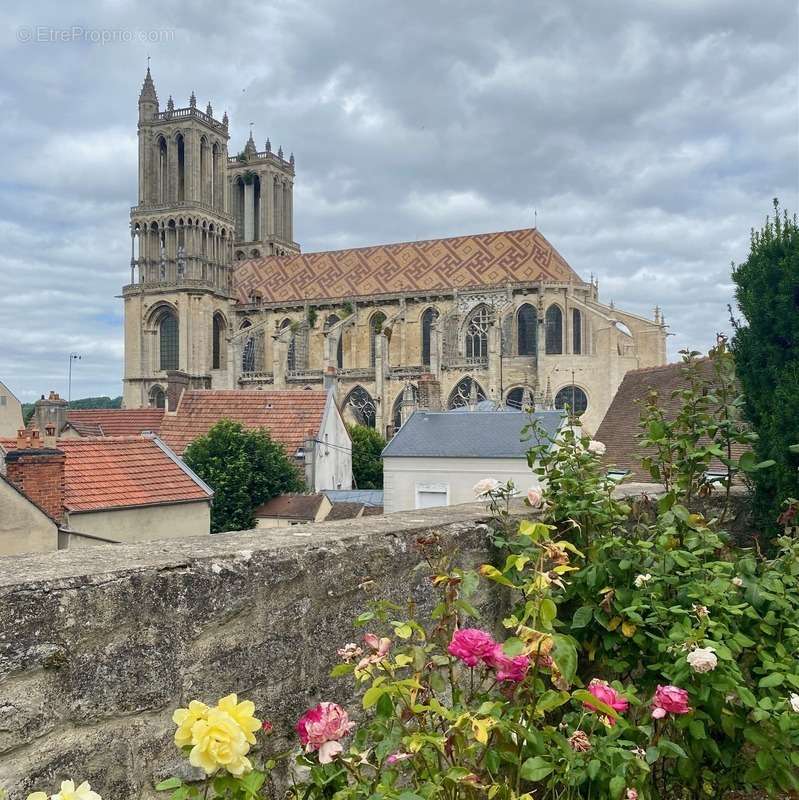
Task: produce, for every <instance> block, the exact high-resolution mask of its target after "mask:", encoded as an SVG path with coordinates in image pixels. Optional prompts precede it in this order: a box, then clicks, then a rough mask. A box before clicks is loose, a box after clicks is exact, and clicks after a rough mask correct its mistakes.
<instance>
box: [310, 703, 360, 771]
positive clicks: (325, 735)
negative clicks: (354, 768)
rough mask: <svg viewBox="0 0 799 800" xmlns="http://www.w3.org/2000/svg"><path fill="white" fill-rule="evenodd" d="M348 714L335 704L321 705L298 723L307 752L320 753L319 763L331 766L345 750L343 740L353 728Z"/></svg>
mask: <svg viewBox="0 0 799 800" xmlns="http://www.w3.org/2000/svg"><path fill="white" fill-rule="evenodd" d="M354 727H355V723H354V722H350V718H349V717H348V716H347V712H346V711H345V710H344V709H343V708H342V707H341V706H339V705H336V704H335V703H319V704H318V705H316V706H314V707H313V708H311V709H309V710H308V711H306V712H305V713H304V714H303V715H302V716H301V717H300V719H299V721H298V722H297V728H296V730H297V735H298V736H299V737H300V741H301V742H302V743H303V744H304V745H305V752H306V753H310V752H311V751H313V750H318V751H319V763H320V764H329V763H330V762H331V761H332V760H333V756H335V755H338V754H339V753H340V752H342V750H343V749H344V748H343V747H342V746H341V743H340V742H339V741H338V740H339V739H343V738H344V737H345V736H346V735H347V734H348V733H349V732H350V731H351V730H352V729H353V728H354Z"/></svg>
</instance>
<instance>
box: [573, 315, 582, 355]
mask: <svg viewBox="0 0 799 800" xmlns="http://www.w3.org/2000/svg"><path fill="white" fill-rule="evenodd" d="M572 352H573V353H575V354H576V355H578V356H579V355H581V354H582V352H583V315H582V314H581V313H580V309H578V308H573V309H572Z"/></svg>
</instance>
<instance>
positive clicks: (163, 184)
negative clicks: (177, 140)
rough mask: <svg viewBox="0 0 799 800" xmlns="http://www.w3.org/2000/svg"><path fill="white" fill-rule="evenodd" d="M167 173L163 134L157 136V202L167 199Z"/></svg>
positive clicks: (164, 201) (163, 201)
mask: <svg viewBox="0 0 799 800" xmlns="http://www.w3.org/2000/svg"><path fill="white" fill-rule="evenodd" d="M168 175H169V167H168V164H167V150H166V139H164V137H163V136H159V137H158V202H159V203H166V201H167V177H168Z"/></svg>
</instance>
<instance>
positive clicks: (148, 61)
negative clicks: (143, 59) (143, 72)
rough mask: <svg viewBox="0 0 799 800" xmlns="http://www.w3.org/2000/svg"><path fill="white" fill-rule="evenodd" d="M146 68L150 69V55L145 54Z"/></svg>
mask: <svg viewBox="0 0 799 800" xmlns="http://www.w3.org/2000/svg"><path fill="white" fill-rule="evenodd" d="M147 69H150V56H147Z"/></svg>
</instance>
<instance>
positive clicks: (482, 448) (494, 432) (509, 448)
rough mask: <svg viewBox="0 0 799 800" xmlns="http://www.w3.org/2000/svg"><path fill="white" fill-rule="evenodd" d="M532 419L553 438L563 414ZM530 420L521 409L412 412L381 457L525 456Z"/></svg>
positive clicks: (543, 413) (542, 413) (546, 413)
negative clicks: (457, 412)
mask: <svg viewBox="0 0 799 800" xmlns="http://www.w3.org/2000/svg"><path fill="white" fill-rule="evenodd" d="M534 416H535V418H536V419H538V420H539V422H540V423H541V424H542V425H543V427H544V429H545V431H546V432H547V433H548V434H549V436H551V437H554V435H555V433H556V432H557V430H558V429H559V428H560V426H561V424H562V422H563V420H564V419H565V416H564V414H563V412H561V411H538V412H536V413H535V414H534ZM529 421H530V416H529V415H528V414H525V413H522V412H521V411H504V412H497V411H473V412H471V413H468V414H467V413H464V414H450V413H449V412H447V411H415V412H414V413H413V414H412V415H411V417H410V419H409V420H408V421H407V422H406V423H405V424H404V425H403V426H402V427H401V428H400V429H399V431H397V433H396V434H395V435H394V438H393V439H392V440H391V441H390V442H389V443H388V445H386V447H385V449H384V450H383V458H524V457H526V455H527V451H528V450H529V449H530V446H531V445H532V444H533V441H532V440H526V441H522V430H523V428H524V427H525V425H527V423H528V422H529Z"/></svg>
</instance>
